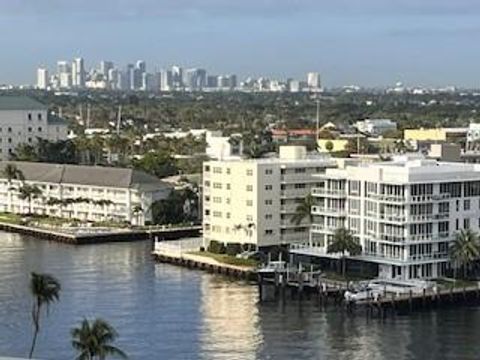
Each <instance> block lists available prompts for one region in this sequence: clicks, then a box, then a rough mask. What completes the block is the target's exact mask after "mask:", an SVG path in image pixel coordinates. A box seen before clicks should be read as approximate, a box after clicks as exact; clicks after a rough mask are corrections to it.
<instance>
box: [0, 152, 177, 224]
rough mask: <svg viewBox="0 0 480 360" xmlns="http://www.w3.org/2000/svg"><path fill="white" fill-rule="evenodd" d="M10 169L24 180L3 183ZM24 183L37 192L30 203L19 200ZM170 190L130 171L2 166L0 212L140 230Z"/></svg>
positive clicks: (43, 165) (44, 165) (18, 164)
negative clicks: (113, 223) (125, 224)
mask: <svg viewBox="0 0 480 360" xmlns="http://www.w3.org/2000/svg"><path fill="white" fill-rule="evenodd" d="M8 164H10V165H14V166H15V167H16V168H17V169H18V170H19V171H20V172H21V174H22V175H23V177H24V180H9V179H7V178H6V176H5V173H4V169H5V167H6V165H8ZM24 184H28V185H35V186H37V187H38V188H39V189H40V191H41V194H40V195H39V196H38V197H37V198H35V199H32V201H31V203H30V202H29V200H28V199H21V198H20V197H19V189H20V188H21V187H22V186H23V185H24ZM170 191H171V187H170V186H169V185H167V184H166V183H164V182H163V181H161V180H159V179H158V178H156V177H154V176H151V175H149V174H147V173H144V172H142V171H137V170H133V169H126V168H110V167H100V166H80V165H60V164H47V163H31V162H19V161H8V162H7V161H3V162H0V211H2V212H12V213H17V214H25V213H34V214H42V215H49V216H56V217H63V218H72V219H79V220H88V221H109V220H114V221H119V222H128V223H130V224H133V225H144V224H145V223H148V222H150V221H151V220H152V212H151V206H152V204H153V202H155V201H157V200H161V199H165V198H166V197H167V196H168V195H169V194H170ZM51 200H55V201H53V202H52V201H51ZM102 200H103V201H102Z"/></svg>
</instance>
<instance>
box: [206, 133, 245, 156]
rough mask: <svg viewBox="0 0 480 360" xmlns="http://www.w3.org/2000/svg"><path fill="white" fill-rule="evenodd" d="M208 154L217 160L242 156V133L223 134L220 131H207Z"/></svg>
mask: <svg viewBox="0 0 480 360" xmlns="http://www.w3.org/2000/svg"><path fill="white" fill-rule="evenodd" d="M205 141H206V142H207V148H206V154H207V155H208V156H209V157H210V158H212V159H216V160H223V159H228V158H232V157H240V156H242V154H243V141H242V137H241V135H240V134H236V135H231V136H222V133H221V132H220V131H207V132H206V135H205Z"/></svg>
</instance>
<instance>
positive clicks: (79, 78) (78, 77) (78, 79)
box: [72, 58, 85, 88]
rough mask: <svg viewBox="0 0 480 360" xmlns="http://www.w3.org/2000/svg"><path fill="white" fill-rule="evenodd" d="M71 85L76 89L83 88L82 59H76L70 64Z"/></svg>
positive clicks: (83, 67) (83, 72)
mask: <svg viewBox="0 0 480 360" xmlns="http://www.w3.org/2000/svg"><path fill="white" fill-rule="evenodd" d="M72 85H73V86H74V87H78V88H84V87H85V66H84V61H83V58H76V59H74V60H73V62H72Z"/></svg>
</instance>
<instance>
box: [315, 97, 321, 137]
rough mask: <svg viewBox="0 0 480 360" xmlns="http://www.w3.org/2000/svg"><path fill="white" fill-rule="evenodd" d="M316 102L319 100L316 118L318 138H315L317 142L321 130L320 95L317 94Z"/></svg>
mask: <svg viewBox="0 0 480 360" xmlns="http://www.w3.org/2000/svg"><path fill="white" fill-rule="evenodd" d="M316 102H317V119H316V139H315V143H316V142H317V141H318V133H319V131H320V99H319V98H318V95H317V99H316Z"/></svg>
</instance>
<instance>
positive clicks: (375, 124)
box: [355, 119, 397, 135]
mask: <svg viewBox="0 0 480 360" xmlns="http://www.w3.org/2000/svg"><path fill="white" fill-rule="evenodd" d="M355 127H356V128H357V130H358V131H360V132H362V133H365V134H370V135H382V134H383V133H384V132H386V131H392V130H393V131H395V130H397V123H396V122H395V121H392V120H390V119H365V120H362V121H357V122H356V123H355Z"/></svg>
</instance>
